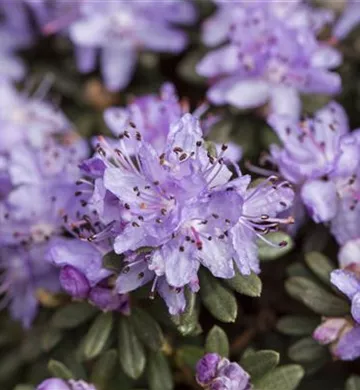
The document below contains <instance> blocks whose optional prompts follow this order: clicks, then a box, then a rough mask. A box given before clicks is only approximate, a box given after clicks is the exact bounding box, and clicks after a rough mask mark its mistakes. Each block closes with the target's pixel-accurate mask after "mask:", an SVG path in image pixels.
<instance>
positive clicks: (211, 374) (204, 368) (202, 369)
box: [196, 353, 221, 385]
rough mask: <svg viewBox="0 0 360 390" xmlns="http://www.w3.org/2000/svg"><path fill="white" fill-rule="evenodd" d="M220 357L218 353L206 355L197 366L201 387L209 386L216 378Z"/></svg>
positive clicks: (197, 377) (197, 378)
mask: <svg viewBox="0 0 360 390" xmlns="http://www.w3.org/2000/svg"><path fill="white" fill-rule="evenodd" d="M220 359H221V358H220V356H219V355H218V354H216V353H208V354H206V355H205V356H204V357H203V358H202V359H201V360H199V362H198V363H197V365H196V373H197V374H196V380H197V381H198V383H199V384H200V385H207V384H209V383H210V382H211V381H212V380H213V379H214V378H215V376H216V371H217V367H218V364H219V362H220Z"/></svg>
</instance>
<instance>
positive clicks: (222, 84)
mask: <svg viewBox="0 0 360 390" xmlns="http://www.w3.org/2000/svg"><path fill="white" fill-rule="evenodd" d="M217 4H218V11H217V13H215V16H213V17H211V18H210V19H209V20H208V21H206V22H205V24H204V33H203V40H204V42H205V44H206V45H208V46H217V45H219V44H221V43H224V42H225V41H228V42H226V43H225V45H223V46H222V47H220V48H216V49H213V50H212V51H211V52H210V53H209V54H207V55H206V56H205V57H204V58H203V59H202V61H200V63H199V64H198V65H197V71H198V73H199V74H200V75H202V76H204V77H208V78H210V79H211V80H212V85H211V87H210V89H209V90H208V93H207V96H208V98H209V99H210V101H211V102H212V103H214V104H217V105H219V104H226V103H228V104H232V105H234V106H236V107H238V108H242V109H248V108H255V107H259V106H261V105H263V104H265V103H266V102H268V101H270V104H271V111H272V112H275V113H278V114H286V115H291V116H292V117H295V118H297V117H298V116H299V115H300V111H301V102H300V98H299V94H300V93H305V94H308V93H321V94H326V95H332V94H336V93H338V92H339V91H340V90H341V80H340V77H339V75H337V74H336V73H333V72H330V71H329V69H332V68H335V67H337V66H338V65H339V64H340V63H341V61H342V58H341V54H340V53H339V52H338V51H336V50H335V49H333V48H332V47H331V46H330V45H329V44H327V43H326V42H319V41H318V40H317V38H316V33H317V32H318V31H319V30H320V29H321V28H322V27H323V26H324V25H325V23H326V22H330V21H331V20H332V18H333V16H332V13H331V12H330V11H324V10H315V9H313V8H311V7H310V6H307V5H305V4H304V3H303V2H302V1H295V2H291V3H289V2H280V1H271V2H267V3H266V4H265V3H264V2H263V1H252V2H248V1H237V2H222V1H217Z"/></svg>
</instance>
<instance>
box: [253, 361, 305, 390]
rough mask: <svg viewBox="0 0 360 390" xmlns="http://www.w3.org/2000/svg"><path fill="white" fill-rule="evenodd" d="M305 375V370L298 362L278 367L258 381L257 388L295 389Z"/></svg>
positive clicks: (268, 389)
mask: <svg viewBox="0 0 360 390" xmlns="http://www.w3.org/2000/svg"><path fill="white" fill-rule="evenodd" d="M303 376H304V370H303V368H302V367H301V366H299V365H296V364H289V365H286V366H282V367H279V368H276V369H275V370H274V371H272V372H270V373H268V374H267V375H265V376H264V377H262V378H261V379H259V380H258V381H254V385H255V386H254V387H255V389H256V390H295V389H296V388H297V386H298V385H299V383H300V381H301V379H302V378H303Z"/></svg>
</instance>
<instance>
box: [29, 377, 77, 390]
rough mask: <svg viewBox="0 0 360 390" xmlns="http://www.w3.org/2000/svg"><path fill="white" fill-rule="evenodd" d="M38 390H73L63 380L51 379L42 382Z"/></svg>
mask: <svg viewBox="0 0 360 390" xmlns="http://www.w3.org/2000/svg"><path fill="white" fill-rule="evenodd" d="M36 390H71V388H70V387H69V385H68V384H67V383H66V382H65V381H63V380H62V379H58V378H50V379H46V380H45V381H44V382H42V383H41V384H40V385H39V386H38V387H37V388H36Z"/></svg>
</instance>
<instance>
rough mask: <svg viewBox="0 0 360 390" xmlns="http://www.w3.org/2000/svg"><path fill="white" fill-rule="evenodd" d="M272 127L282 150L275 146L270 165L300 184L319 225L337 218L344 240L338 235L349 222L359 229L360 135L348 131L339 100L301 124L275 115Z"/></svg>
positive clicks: (289, 179) (335, 220)
mask: <svg viewBox="0 0 360 390" xmlns="http://www.w3.org/2000/svg"><path fill="white" fill-rule="evenodd" d="M269 123H270V125H271V126H272V127H273V129H274V130H275V131H276V133H277V135H278V136H279V138H280V140H281V141H282V143H283V147H280V146H278V145H272V146H271V148H270V152H271V155H270V156H269V157H268V161H269V162H271V163H272V164H274V165H276V166H277V167H278V169H279V171H280V173H281V175H282V176H283V177H284V178H285V179H286V180H288V181H289V182H290V183H293V184H294V185H296V186H297V188H298V191H299V194H300V196H301V199H302V201H303V203H304V204H305V206H306V207H307V209H308V212H309V214H310V215H311V217H312V218H313V219H314V221H315V222H325V221H331V220H333V229H332V230H333V233H334V234H335V236H337V238H338V240H339V241H342V240H341V239H340V238H339V235H340V234H343V235H344V231H348V230H349V229H350V227H346V224H350V223H352V225H351V226H353V227H354V230H356V229H357V220H356V218H354V217H356V212H357V211H356V210H358V190H357V189H356V186H357V183H358V180H356V177H357V176H356V175H357V174H358V172H359V167H360V142H359V139H358V136H357V134H358V132H356V131H355V132H352V133H351V132H350V130H349V126H348V121H347V117H346V114H345V112H344V110H343V108H342V107H341V106H340V105H338V104H337V103H335V102H332V103H329V104H328V105H327V106H326V107H324V108H323V109H321V110H319V111H318V112H317V113H316V114H315V115H314V117H310V118H307V119H305V120H304V121H302V122H300V123H299V122H298V121H297V120H294V119H293V118H291V117H289V116H284V115H271V116H270V117H269ZM355 209H356V210H355ZM350 220H351V221H352V222H350ZM342 229H345V230H343V232H342V233H339V234H337V233H336V231H335V230H339V231H341V230H342ZM349 238H351V237H348V238H347V239H349ZM345 241H346V240H345Z"/></svg>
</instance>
